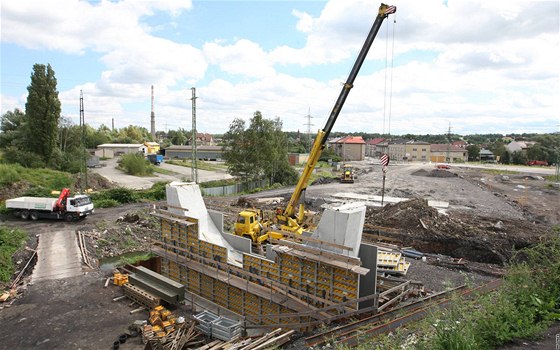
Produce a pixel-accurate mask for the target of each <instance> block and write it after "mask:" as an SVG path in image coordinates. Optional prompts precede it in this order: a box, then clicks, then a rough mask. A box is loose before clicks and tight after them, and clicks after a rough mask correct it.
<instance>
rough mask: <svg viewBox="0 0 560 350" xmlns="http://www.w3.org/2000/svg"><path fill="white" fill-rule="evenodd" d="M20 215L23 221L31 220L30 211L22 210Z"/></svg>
mask: <svg viewBox="0 0 560 350" xmlns="http://www.w3.org/2000/svg"><path fill="white" fill-rule="evenodd" d="M19 215H20V217H21V218H22V219H23V220H27V219H28V218H29V211H28V210H22V211H21V213H20V214H19Z"/></svg>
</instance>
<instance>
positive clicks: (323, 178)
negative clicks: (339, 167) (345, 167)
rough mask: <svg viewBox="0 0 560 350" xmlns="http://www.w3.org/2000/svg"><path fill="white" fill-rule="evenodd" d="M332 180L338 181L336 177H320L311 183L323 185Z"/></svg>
mask: <svg viewBox="0 0 560 350" xmlns="http://www.w3.org/2000/svg"><path fill="white" fill-rule="evenodd" d="M333 182H338V179H337V178H334V177H320V178H318V179H317V180H315V181H313V182H312V183H311V185H323V184H330V183H333Z"/></svg>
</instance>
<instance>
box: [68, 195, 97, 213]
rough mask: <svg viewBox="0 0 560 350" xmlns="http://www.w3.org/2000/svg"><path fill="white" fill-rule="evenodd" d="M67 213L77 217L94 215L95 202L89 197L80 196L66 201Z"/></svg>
mask: <svg viewBox="0 0 560 350" xmlns="http://www.w3.org/2000/svg"><path fill="white" fill-rule="evenodd" d="M66 212H67V213H74V214H75V215H74V216H75V217H76V218H77V217H82V216H87V215H90V214H92V213H93V202H92V201H91V198H90V197H89V196H86V195H83V194H80V195H76V196H74V197H69V198H68V199H67V200H66Z"/></svg>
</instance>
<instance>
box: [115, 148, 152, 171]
mask: <svg viewBox="0 0 560 350" xmlns="http://www.w3.org/2000/svg"><path fill="white" fill-rule="evenodd" d="M120 167H121V168H122V169H123V170H124V171H125V172H126V173H127V174H129V175H135V176H147V175H152V174H153V172H154V168H153V166H152V165H151V164H150V162H149V161H148V160H147V159H146V158H144V156H143V155H142V154H141V153H134V154H133V153H129V154H125V155H123V156H122V157H121V159H120Z"/></svg>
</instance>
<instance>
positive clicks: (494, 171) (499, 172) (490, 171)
mask: <svg viewBox="0 0 560 350" xmlns="http://www.w3.org/2000/svg"><path fill="white" fill-rule="evenodd" d="M480 171H481V172H483V173H485V174H490V175H504V174H509V175H515V174H519V171H514V170H500V169H481V170H480Z"/></svg>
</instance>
